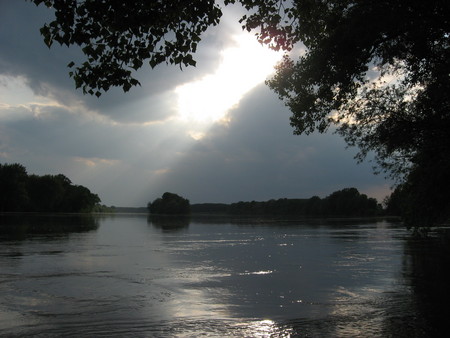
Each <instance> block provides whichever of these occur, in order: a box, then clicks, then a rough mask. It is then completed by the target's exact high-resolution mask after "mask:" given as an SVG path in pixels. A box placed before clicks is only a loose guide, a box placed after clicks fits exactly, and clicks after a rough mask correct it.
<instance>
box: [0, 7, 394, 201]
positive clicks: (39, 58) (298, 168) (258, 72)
mask: <svg viewBox="0 0 450 338" xmlns="http://www.w3.org/2000/svg"><path fill="white" fill-rule="evenodd" d="M238 11H239V9H237V8H234V9H233V8H231V9H227V10H226V11H225V13H224V16H223V18H222V20H221V23H220V25H219V26H217V27H212V28H210V29H209V30H208V31H207V32H206V33H205V34H204V35H203V39H202V42H201V43H200V44H199V47H198V50H197V53H196V55H195V59H196V61H197V66H196V67H189V68H185V69H183V70H180V68H179V67H178V66H167V65H160V66H159V67H157V68H155V69H151V68H150V67H149V66H148V67H145V66H144V67H143V69H141V70H139V71H138V72H137V73H136V74H135V76H136V77H137V79H138V80H139V81H140V82H141V86H140V87H133V88H132V89H131V90H130V91H129V92H128V93H123V91H122V90H121V89H117V88H114V89H112V90H110V91H109V92H107V93H105V94H103V95H102V96H101V97H100V98H97V97H95V96H94V97H91V96H88V95H83V94H82V92H81V90H77V89H75V85H74V82H73V80H72V79H71V78H70V77H69V75H68V72H69V69H68V68H67V64H69V63H70V62H71V61H72V60H81V59H82V54H81V52H80V50H79V48H77V47H70V48H68V47H65V46H64V47H61V46H59V45H54V46H53V47H52V48H51V49H49V48H47V46H46V45H45V44H44V43H43V39H42V37H41V36H40V33H39V28H40V27H41V26H42V25H43V24H44V23H45V22H48V21H49V20H51V18H52V13H51V12H50V11H49V10H48V9H46V8H45V7H43V6H40V7H36V6H35V5H34V4H32V3H29V2H25V1H18V0H1V1H0V163H2V164H4V163H20V164H22V165H24V166H25V167H26V168H27V171H28V173H29V174H37V175H45V174H51V175H56V174H63V175H65V176H67V177H68V178H69V179H70V180H71V181H72V183H73V184H77V185H83V186H86V187H88V188H89V189H90V190H91V192H93V193H96V194H98V196H99V197H100V199H101V200H102V203H103V204H106V205H108V206H111V205H114V206H135V207H139V206H146V205H147V203H148V202H149V201H153V200H154V199H156V198H157V197H160V196H161V195H162V194H163V193H164V192H166V191H169V192H173V193H177V194H179V195H181V196H183V197H185V198H188V199H189V200H190V202H191V203H207V202H211V203H212V202H214V203H232V202H238V201H252V200H255V201H266V200H269V199H278V198H310V197H312V196H319V197H322V198H323V197H326V196H328V195H329V194H331V193H332V192H334V191H337V190H340V189H344V188H348V187H355V188H357V189H358V190H359V191H360V192H361V193H364V194H367V195H368V196H369V197H375V198H377V199H378V200H379V201H380V202H381V201H382V199H383V198H384V197H385V196H387V195H388V194H389V193H390V188H391V186H392V182H390V181H388V180H386V179H385V178H384V176H383V175H374V174H373V169H372V163H369V162H368V161H366V162H364V163H362V164H357V163H356V160H355V159H354V156H355V154H356V152H357V149H354V148H346V145H345V143H344V141H343V140H342V139H341V138H340V137H339V136H338V135H335V134H333V133H332V132H329V133H327V134H312V135H308V136H306V135H302V136H298V135H293V129H292V127H291V126H290V124H289V117H290V115H291V113H290V112H289V110H288V109H287V108H286V107H285V106H284V104H283V103H282V102H281V101H280V100H279V99H278V98H277V95H276V94H275V93H273V92H272V91H271V90H270V89H269V88H268V87H267V86H266V85H265V84H264V80H265V79H266V78H268V77H270V74H271V72H272V71H273V66H274V65H275V63H276V61H277V60H279V59H280V58H281V54H279V53H276V52H272V51H269V50H267V49H266V48H264V47H262V46H260V45H259V44H258V43H257V42H256V39H255V38H254V36H253V35H252V33H247V32H243V31H242V29H241V25H240V24H239V22H238V18H239V15H238V14H239V13H238Z"/></svg>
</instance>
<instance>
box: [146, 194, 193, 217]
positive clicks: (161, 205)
mask: <svg viewBox="0 0 450 338" xmlns="http://www.w3.org/2000/svg"><path fill="white" fill-rule="evenodd" d="M147 207H148V211H149V212H150V213H151V214H161V215H164V214H166V215H185V214H189V213H190V203H189V200H188V199H186V198H183V197H181V196H179V195H177V194H173V193H170V192H165V193H164V194H163V195H162V197H160V198H157V199H155V200H154V201H153V202H149V203H148V205H147Z"/></svg>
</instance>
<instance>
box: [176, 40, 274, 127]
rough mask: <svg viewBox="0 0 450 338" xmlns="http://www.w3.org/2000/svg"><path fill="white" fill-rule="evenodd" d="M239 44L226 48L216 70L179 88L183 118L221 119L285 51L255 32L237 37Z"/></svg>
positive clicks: (263, 78) (189, 120)
mask: <svg viewBox="0 0 450 338" xmlns="http://www.w3.org/2000/svg"><path fill="white" fill-rule="evenodd" d="M235 42H236V45H235V46H233V47H231V48H228V49H225V50H224V51H223V52H222V55H221V58H222V62H221V64H220V66H219V68H218V69H217V70H216V72H215V73H213V74H210V75H207V76H205V77H203V78H202V79H201V80H199V81H195V82H190V83H187V84H184V85H182V86H179V87H177V88H176V89H175V92H176V94H177V95H178V113H179V117H180V118H181V119H182V120H183V121H188V122H197V123H202V124H209V123H212V122H215V121H219V120H221V119H222V118H224V116H225V115H226V113H227V111H228V110H229V109H230V108H232V107H233V106H235V105H236V104H238V103H239V101H240V100H241V98H242V97H243V96H244V95H245V93H247V92H248V91H250V90H251V89H252V88H254V87H255V86H256V85H258V84H259V83H261V82H263V81H264V80H265V79H266V78H267V76H268V75H269V74H270V73H272V72H273V67H274V65H275V64H276V62H277V61H278V60H280V58H281V54H280V53H277V52H274V51H272V50H269V49H268V48H266V47H263V46H262V45H261V44H259V43H258V42H257V41H256V39H255V37H254V36H250V35H248V34H247V35H239V36H236V37H235Z"/></svg>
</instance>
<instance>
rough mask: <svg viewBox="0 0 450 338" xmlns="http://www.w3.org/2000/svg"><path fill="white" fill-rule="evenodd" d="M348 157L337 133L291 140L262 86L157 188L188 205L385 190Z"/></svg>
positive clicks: (280, 110) (283, 114) (285, 119)
mask: <svg viewBox="0 0 450 338" xmlns="http://www.w3.org/2000/svg"><path fill="white" fill-rule="evenodd" d="M354 155H355V153H354V151H351V150H346V149H345V144H344V142H343V141H342V139H340V138H339V137H338V136H337V135H333V134H313V135H310V136H295V135H293V134H292V129H291V127H290V126H289V112H288V111H287V110H286V108H285V107H284V106H283V105H282V104H281V102H279V101H278V100H276V98H274V94H273V93H271V92H270V91H269V90H268V88H267V87H265V86H264V85H261V86H259V87H258V88H256V89H255V90H254V91H253V92H252V93H251V94H250V95H248V97H247V98H246V99H245V100H243V101H242V102H241V104H240V105H239V107H238V108H236V109H235V110H233V111H232V112H231V118H230V122H229V124H227V125H223V124H217V125H215V126H214V127H213V128H212V129H210V130H209V132H208V134H207V136H205V137H204V138H202V139H201V140H199V141H197V142H196V143H195V145H194V146H193V148H191V149H188V150H187V151H186V152H185V153H184V154H183V156H182V158H181V159H180V161H179V162H177V163H176V165H175V166H174V168H173V170H172V171H170V172H169V173H167V175H166V177H165V180H162V181H160V182H159V183H158V188H157V189H156V190H157V191H158V193H161V192H163V191H175V192H179V193H181V194H183V193H184V194H186V195H187V197H188V198H190V199H191V200H192V201H194V202H210V201H211V202H214V201H215V202H236V201H238V200H267V199H271V198H282V197H291V198H294V197H305V198H308V197H311V196H313V195H320V196H322V197H324V196H326V195H328V194H330V193H331V192H333V191H335V190H338V189H342V188H345V187H350V186H355V187H357V188H359V189H360V190H364V189H366V190H367V189H369V187H372V188H374V187H379V186H380V185H383V186H385V181H384V180H383V178H381V177H378V176H374V175H373V174H372V169H371V167H370V165H368V164H367V163H365V164H361V165H356V163H355V160H354V159H353V156H354ZM385 191H386V190H385Z"/></svg>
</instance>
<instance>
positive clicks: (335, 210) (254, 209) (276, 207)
mask: <svg viewBox="0 0 450 338" xmlns="http://www.w3.org/2000/svg"><path fill="white" fill-rule="evenodd" d="M190 210H191V212H192V213H205V214H206V213H209V214H223V215H256V216H273V215H280V216H286V215H295V216H346V217H352V216H376V215H380V214H382V213H383V212H384V211H383V208H382V206H381V205H380V204H379V203H378V202H377V200H376V199H375V198H370V197H367V195H365V194H361V193H359V191H358V190H357V189H355V188H346V189H342V190H339V191H336V192H333V193H332V194H331V195H329V196H327V197H325V198H320V197H318V196H314V197H311V198H308V199H292V198H280V199H277V200H275V199H272V200H269V201H265V202H256V201H251V202H237V203H232V204H223V203H202V204H193V205H191V207H190Z"/></svg>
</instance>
